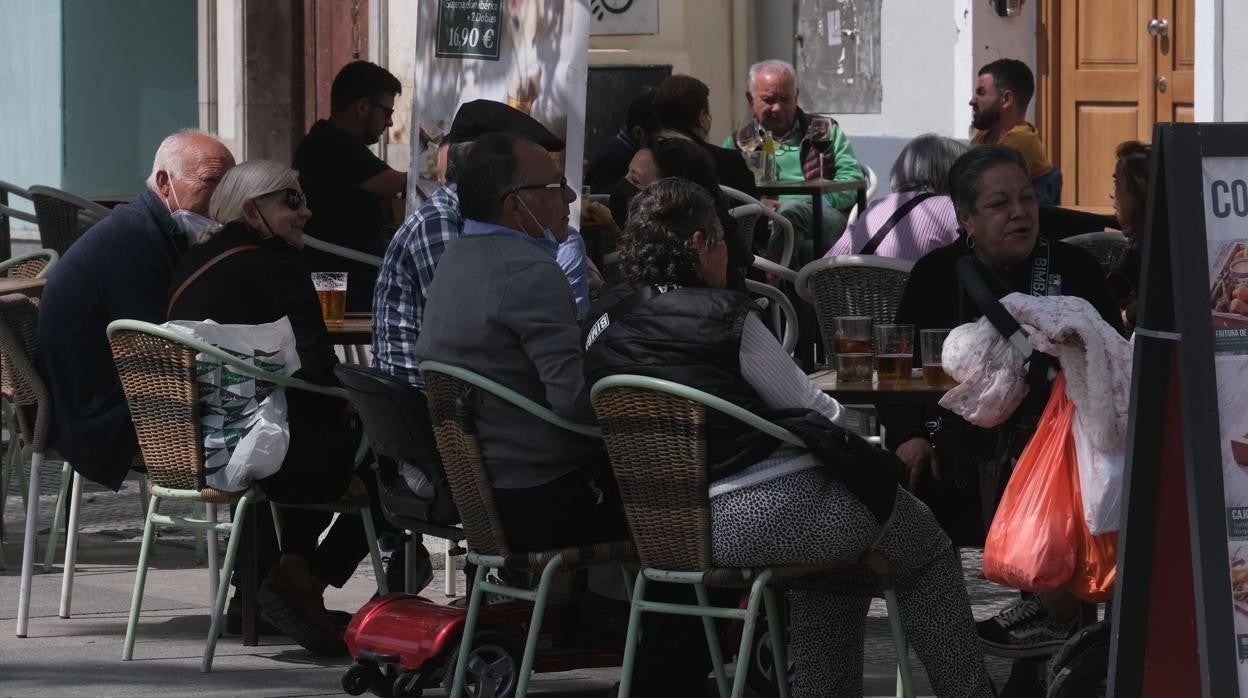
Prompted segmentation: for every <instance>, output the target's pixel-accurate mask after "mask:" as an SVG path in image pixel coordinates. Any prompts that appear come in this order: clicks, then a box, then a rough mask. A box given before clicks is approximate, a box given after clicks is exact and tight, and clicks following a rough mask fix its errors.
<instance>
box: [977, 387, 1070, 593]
mask: <svg viewBox="0 0 1248 698" xmlns="http://www.w3.org/2000/svg"><path fill="white" fill-rule="evenodd" d="M1074 416H1075V406H1074V403H1072V402H1071V401H1070V399H1069V398H1067V397H1066V378H1065V376H1064V375H1062V374H1060V373H1059V374H1058V375H1057V378H1056V379H1055V380H1054V381H1053V388H1052V391H1051V392H1050V393H1049V402H1048V404H1047V405H1046V406H1045V408H1044V413H1043V414H1042V415H1040V421H1039V423H1038V424H1037V426H1036V432H1035V434H1034V435H1033V436H1032V438H1031V441H1030V442H1028V444H1027V447H1026V448H1024V449H1023V452H1022V454H1021V455H1020V456H1019V458H1018V463H1017V464H1015V466H1014V473H1013V474H1012V475H1011V476H1010V481H1009V484H1007V485H1006V487H1005V493H1004V495H1002V497H1001V503H1000V505H998V507H997V513H996V516H994V517H993V519H992V526H991V527H990V528H989V530H988V539H987V541H985V543H984V575H985V576H986V577H988V579H991V580H992V581H994V582H999V583H1001V584H1004V585H1006V586H1009V587H1013V588H1015V589H1022V590H1025V591H1048V590H1050V589H1054V588H1057V587H1059V586H1062V585H1063V584H1065V583H1067V582H1068V581H1070V579H1071V575H1072V574H1074V572H1075V565H1076V554H1077V553H1078V550H1079V549H1078V543H1079V539H1078V537H1077V533H1078V530H1077V526H1076V524H1077V523H1081V522H1082V518H1083V516H1082V512H1081V507H1080V506H1079V502H1078V493H1077V491H1075V490H1074V488H1075V487H1076V486H1077V483H1078V478H1077V477H1076V476H1075V474H1076V473H1077V471H1078V465H1077V463H1076V456H1075V444H1074V437H1073V435H1072V430H1071V424H1072V421H1073V420H1074Z"/></svg>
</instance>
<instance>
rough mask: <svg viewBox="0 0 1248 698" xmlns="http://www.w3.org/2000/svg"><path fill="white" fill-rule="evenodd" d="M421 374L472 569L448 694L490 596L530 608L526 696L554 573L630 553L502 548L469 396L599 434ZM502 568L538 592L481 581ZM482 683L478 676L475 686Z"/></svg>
mask: <svg viewBox="0 0 1248 698" xmlns="http://www.w3.org/2000/svg"><path fill="white" fill-rule="evenodd" d="M420 372H421V374H422V375H423V376H424V378H425V390H426V394H427V395H428V397H429V412H430V416H431V418H432V420H433V430H434V435H435V437H436V439H437V442H438V451H439V452H440V453H441V455H442V461H443V464H444V465H445V467H446V474H447V479H448V480H449V481H450V484H451V491H452V493H453V494H454V497H455V504H456V506H458V507H459V513H460V518H461V519H462V521H463V526H464V533H465V534H466V535H467V538H468V562H469V563H470V564H473V565H476V573H475V575H474V579H473V584H472V590H471V594H470V597H469V602H468V617H467V619H466V620H465V621H464V632H463V636H462V638H461V640H460V647H459V655H458V656H459V661H458V662H457V663H456V665H455V677H454V679H453V684H452V687H451V691H450V693H449V694H448V695H450V696H452V697H456V698H457V697H458V696H460V695H462V693H461V692H462V691H464V690H465V678H466V673H467V672H466V670H467V668H468V664H469V661H468V658H469V656H470V654H471V650H472V644H473V638H474V635H475V631H476V624H477V619H478V616H479V614H480V612H481V599H482V597H483V596H484V595H485V594H486V593H493V594H499V595H502V596H506V597H508V598H515V599H526V600H530V601H533V618H532V621H531V622H530V623H529V633H528V640H527V642H526V643H525V646H524V659H523V661H522V662H521V664H520V671H519V675H518V676H516V677H515V681H514V683H515V693H514V695H516V696H524V695H525V694H526V691H527V690H528V684H529V675H530V673H531V672H532V669H533V663H534V658H535V657H536V651H537V643H538V631H539V629H540V628H541V626H542V618H543V615H544V614H545V610H546V601H547V598H548V596H549V594H550V588H551V582H552V580H553V578H554V575H555V572H557V571H559V570H566V569H577V568H584V567H590V566H593V565H597V564H600V563H603V562H609V561H613V560H614V561H620V560H625V559H628V558H630V557H632V556H633V546H632V543H631V542H629V541H611V542H603V543H598V544H595V545H589V546H583V547H577V548H563V549H560V550H542V551H513V550H512V549H511V547H510V546H508V544H507V537H506V534H505V533H504V531H503V525H502V520H501V519H500V518H499V514H498V509H497V507H496V506H495V504H494V491H493V489H492V488H491V486H490V479H489V475H488V473H487V472H486V468H485V460H484V459H483V458H482V455H481V446H480V444H479V443H478V441H477V436H476V429H475V426H474V425H473V415H472V402H473V399H472V396H473V394H474V393H475V392H476V391H484V392H487V393H490V394H492V395H494V396H495V397H498V398H500V399H503V400H506V401H508V402H511V403H512V404H514V405H516V406H517V407H520V408H521V409H523V410H525V411H526V412H528V413H529V414H531V415H533V416H534V418H536V419H542V420H544V421H546V422H549V423H551V424H554V425H555V426H558V427H562V428H564V429H567V430H569V431H571V432H574V433H577V434H581V435H582V436H591V437H595V438H596V437H598V436H600V435H601V432H600V431H599V430H598V429H597V428H596V427H590V426H586V425H583V424H576V423H574V422H570V421H568V420H566V419H563V418H561V417H559V416H557V415H556V414H555V413H554V412H551V411H550V410H549V409H547V408H545V407H542V406H541V405H538V404H537V403H535V402H533V401H532V400H529V399H528V398H526V397H524V396H523V395H520V394H519V393H516V392H514V391H512V390H510V389H508V388H506V387H504V386H502V385H500V384H498V383H496V382H494V381H492V380H490V379H488V378H485V377H484V376H481V375H479V374H476V373H473V372H471V371H468V370H465V369H462V368H459V367H457V366H449V365H446V364H442V363H438V362H435V361H422V362H421V364H420ZM504 565H506V566H507V567H509V568H513V569H525V570H529V571H533V572H541V582H540V583H539V585H538V587H537V590H536V591H529V590H526V589H518V588H514V587H509V586H504V585H502V584H499V583H496V582H493V581H487V580H486V578H485V572H486V570H487V569H489V568H491V567H495V568H497V567H503V566H504ZM483 678H484V677H477V680H478V682H479V683H478V686H480V681H482V680H483ZM503 683H504V685H499V686H496V690H497V695H511V693H510V692H509V688H508V685H507V684H510V683H511V681H510V679H504V680H503Z"/></svg>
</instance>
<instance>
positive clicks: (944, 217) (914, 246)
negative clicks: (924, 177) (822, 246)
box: [826, 191, 958, 262]
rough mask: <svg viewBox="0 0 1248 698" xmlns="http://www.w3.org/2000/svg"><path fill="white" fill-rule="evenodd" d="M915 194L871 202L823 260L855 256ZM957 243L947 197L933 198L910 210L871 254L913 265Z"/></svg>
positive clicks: (951, 209) (916, 193) (951, 208)
mask: <svg viewBox="0 0 1248 698" xmlns="http://www.w3.org/2000/svg"><path fill="white" fill-rule="evenodd" d="M919 193H920V192H917V191H903V192H898V193H895V194H889V195H888V196H885V197H883V198H881V199H876V200H875V201H873V202H871V205H870V206H868V207H867V211H866V213H865V214H864V215H861V216H859V217H858V220H857V221H855V222H854V225H853V227H851V228H850V229H849V230H847V231H845V234H844V235H842V236H841V238H840V239H839V240H837V241H836V244H835V245H833V246H832V249H830V250H828V254H827V255H826V256H828V257H833V256H841V255H848V254H858V253H859V252H860V251H861V250H862V248H863V246H864V245H866V244H867V241H869V240H870V239H871V236H873V235H875V232H876V231H877V230H879V229H880V227H881V226H883V225H884V223H885V221H887V220H888V219H889V217H890V216H892V215H893V212H894V211H896V210H897V208H898V207H900V206H901V205H902V204H904V203H906V202H907V201H909V200H910V199H913V198H914V197H915V196H917V195H918V194H919ZM957 239H958V219H957V216H955V215H954V212H953V201H952V200H951V199H950V198H949V197H948V196H933V197H931V198H929V199H927V200H926V201H923V202H921V203H920V204H919V205H918V206H915V207H914V208H913V209H911V210H910V212H909V213H907V214H906V217H905V218H902V219H901V221H900V222H898V223H897V225H896V226H895V227H894V228H893V229H892V231H890V232H889V233H888V235H887V236H885V238H884V240H883V241H882V242H881V243H880V246H879V247H878V248H876V250H875V254H877V255H879V256H881V257H894V258H896V259H908V260H910V261H912V262H917V261H918V260H919V258H920V257H922V256H923V255H925V254H927V253H928V252H931V251H932V250H934V249H936V248H937V247H944V246H945V245H948V244H949V243H951V242H953V241H954V240H957Z"/></svg>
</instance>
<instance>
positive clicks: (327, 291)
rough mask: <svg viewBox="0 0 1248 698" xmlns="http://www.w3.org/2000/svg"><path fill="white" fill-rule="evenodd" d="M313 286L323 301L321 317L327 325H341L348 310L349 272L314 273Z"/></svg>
mask: <svg viewBox="0 0 1248 698" xmlns="http://www.w3.org/2000/svg"><path fill="white" fill-rule="evenodd" d="M312 285H313V286H315V287H316V296H317V298H318V299H320V301H321V317H322V318H324V319H325V324H326V325H334V324H336V325H341V324H342V318H343V317H344V315H345V314H346V309H347V272H345V271H314V272H312Z"/></svg>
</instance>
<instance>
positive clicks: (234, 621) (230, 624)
mask: <svg viewBox="0 0 1248 698" xmlns="http://www.w3.org/2000/svg"><path fill="white" fill-rule="evenodd" d="M242 634H243V600H242V598H241V597H239V595H238V593H237V592H235V593H234V595H233V596H231V597H230V603H229V604H228V605H227V606H226V607H225V636H226V637H239V636H241V635H242ZM256 634H257V635H275V636H280V635H283V634H284V633H283V632H282V631H281V630H278V629H277V628H276V627H275V626H274V625H273V624H272V623H269V622H268V621H266V620H265V619H264V618H261V617H260V610H259V608H257V609H256Z"/></svg>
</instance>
